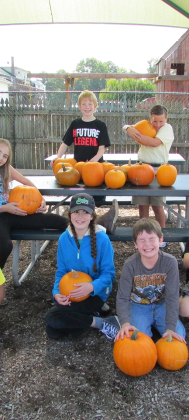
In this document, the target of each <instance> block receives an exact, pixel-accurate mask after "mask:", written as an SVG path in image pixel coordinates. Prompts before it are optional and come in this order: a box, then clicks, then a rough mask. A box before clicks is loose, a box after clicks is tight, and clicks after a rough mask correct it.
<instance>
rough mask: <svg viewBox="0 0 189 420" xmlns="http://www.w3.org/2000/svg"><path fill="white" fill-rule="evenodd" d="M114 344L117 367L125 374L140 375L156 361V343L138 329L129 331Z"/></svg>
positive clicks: (146, 371)
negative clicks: (127, 334)
mask: <svg viewBox="0 0 189 420" xmlns="http://www.w3.org/2000/svg"><path fill="white" fill-rule="evenodd" d="M129 335H130V337H129V338H128V337H127V336H126V335H124V338H123V340H122V338H119V340H118V341H116V342H115V344H114V349H113V357H114V362H115V364H116V365H117V367H118V368H119V369H120V370H121V371H122V372H124V373H126V374H127V375H131V376H141V375H145V374H146V373H148V372H150V371H151V370H152V369H153V368H154V366H155V364H156V361H157V350H156V345H155V344H154V342H153V341H152V339H151V338H150V337H148V336H147V335H146V334H144V333H142V332H139V331H138V330H135V331H134V332H133V331H129Z"/></svg>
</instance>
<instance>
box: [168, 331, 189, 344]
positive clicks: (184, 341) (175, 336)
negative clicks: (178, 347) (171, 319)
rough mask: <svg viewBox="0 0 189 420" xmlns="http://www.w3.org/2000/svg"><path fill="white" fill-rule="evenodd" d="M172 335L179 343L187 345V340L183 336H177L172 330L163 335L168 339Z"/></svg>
mask: <svg viewBox="0 0 189 420" xmlns="http://www.w3.org/2000/svg"><path fill="white" fill-rule="evenodd" d="M169 334H170V335H171V336H172V337H174V338H176V340H178V341H182V343H185V344H186V340H185V339H184V337H182V336H181V335H179V334H177V333H176V332H175V331H172V330H166V331H165V333H164V334H163V335H162V337H163V338H164V337H167V336H168V335H169Z"/></svg>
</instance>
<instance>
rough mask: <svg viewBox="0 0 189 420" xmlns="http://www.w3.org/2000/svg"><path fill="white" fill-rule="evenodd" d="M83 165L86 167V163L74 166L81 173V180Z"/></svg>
mask: <svg viewBox="0 0 189 420" xmlns="http://www.w3.org/2000/svg"><path fill="white" fill-rule="evenodd" d="M83 165H85V162H77V163H76V164H75V165H74V168H75V169H77V171H78V172H79V173H80V179H82V169H83Z"/></svg>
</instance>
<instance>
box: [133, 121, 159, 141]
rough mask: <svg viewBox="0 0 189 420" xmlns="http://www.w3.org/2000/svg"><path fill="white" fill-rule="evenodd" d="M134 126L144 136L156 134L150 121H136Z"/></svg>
mask: <svg viewBox="0 0 189 420" xmlns="http://www.w3.org/2000/svg"><path fill="white" fill-rule="evenodd" d="M134 127H135V128H136V129H137V130H138V131H139V132H140V133H141V134H144V135H145V136H149V137H155V136H156V134H157V131H156V129H155V128H154V127H153V125H152V124H151V122H150V121H147V120H142V121H139V122H137V123H136V124H135V125H134Z"/></svg>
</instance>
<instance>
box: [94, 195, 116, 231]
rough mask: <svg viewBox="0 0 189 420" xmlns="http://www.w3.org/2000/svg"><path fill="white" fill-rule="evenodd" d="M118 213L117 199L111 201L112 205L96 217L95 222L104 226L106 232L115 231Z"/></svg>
mask: <svg viewBox="0 0 189 420" xmlns="http://www.w3.org/2000/svg"><path fill="white" fill-rule="evenodd" d="M118 215H119V206H118V202H117V200H113V201H112V206H111V207H110V210H109V211H107V213H105V214H103V216H100V217H98V219H97V223H98V225H101V226H104V227H105V228H106V232H107V233H109V234H110V233H115V229H116V222H117V218H118Z"/></svg>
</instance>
